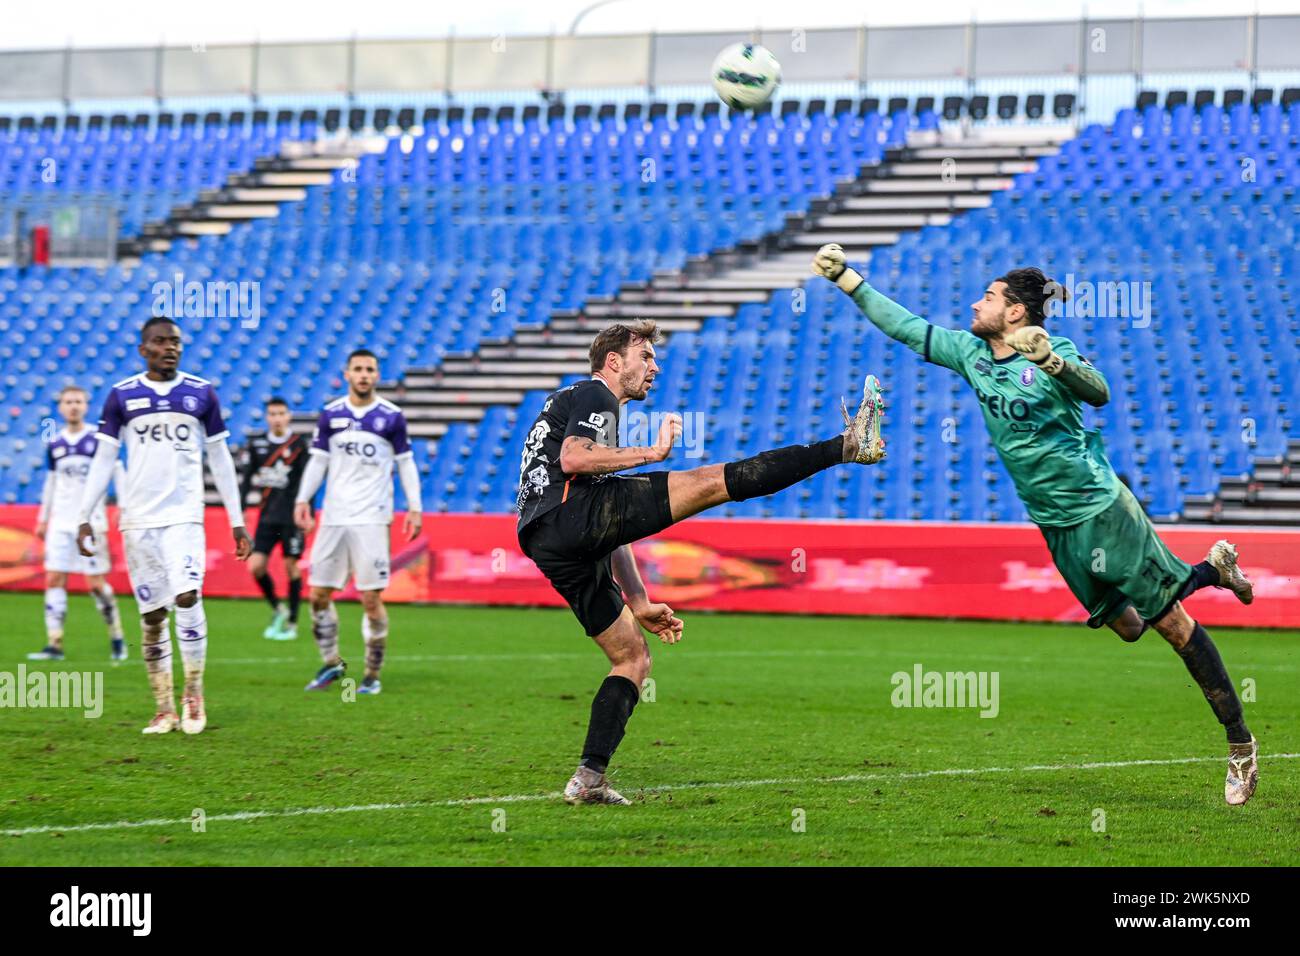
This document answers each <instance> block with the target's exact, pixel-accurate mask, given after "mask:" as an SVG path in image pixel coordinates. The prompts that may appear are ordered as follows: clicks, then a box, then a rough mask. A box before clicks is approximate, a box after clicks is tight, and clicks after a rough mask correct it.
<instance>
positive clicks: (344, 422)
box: [330, 418, 353, 428]
mask: <svg viewBox="0 0 1300 956" xmlns="http://www.w3.org/2000/svg"><path fill="white" fill-rule="evenodd" d="M352 424H353V420H352V419H351V418H331V419H330V428H351V427H352Z"/></svg>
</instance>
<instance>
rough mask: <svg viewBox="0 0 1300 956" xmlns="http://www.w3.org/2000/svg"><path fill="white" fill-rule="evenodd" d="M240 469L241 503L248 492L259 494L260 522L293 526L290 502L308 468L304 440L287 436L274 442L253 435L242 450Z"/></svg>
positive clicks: (291, 504) (305, 441) (245, 500)
mask: <svg viewBox="0 0 1300 956" xmlns="http://www.w3.org/2000/svg"><path fill="white" fill-rule="evenodd" d="M241 465H242V468H241V469H240V472H241V477H242V481H241V482H240V492H241V494H242V498H241V499H240V500H241V501H243V502H245V503H247V502H248V496H249V494H250V492H253V491H258V492H260V493H261V502H260V507H261V510H262V514H261V517H260V518H259V520H260V521H265V522H268V523H271V524H293V502H294V499H295V498H297V497H298V485H299V484H301V483H302V473H303V471H304V470H305V469H306V467H307V440H306V439H305V438H303V436H301V435H290V436H289V437H288V438H286V439H285V440H284V441H282V442H274V441H272V440H271V438H270V436H269V435H265V434H263V435H254V436H253V438H252V439H250V440H249V442H248V444H247V445H246V446H245V447H244V453H243V456H242V461H241Z"/></svg>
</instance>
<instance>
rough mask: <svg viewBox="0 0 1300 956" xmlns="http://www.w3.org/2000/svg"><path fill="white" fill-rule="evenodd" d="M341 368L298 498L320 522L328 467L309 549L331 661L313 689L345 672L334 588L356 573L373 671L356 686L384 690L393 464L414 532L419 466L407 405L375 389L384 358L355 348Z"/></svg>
mask: <svg viewBox="0 0 1300 956" xmlns="http://www.w3.org/2000/svg"><path fill="white" fill-rule="evenodd" d="M343 377H344V378H345V379H346V380H347V383H348V394H347V395H346V396H345V397H343V398H338V399H335V400H334V401H332V402H330V403H329V404H328V405H326V406H325V408H324V410H323V411H322V412H321V413H320V418H319V419H318V420H317V422H316V432H315V434H314V435H313V436H312V442H311V458H310V460H309V461H308V462H307V470H306V471H305V472H304V473H303V476H302V484H301V485H300V486H299V487H298V497H297V499H296V503H295V505H294V515H293V517H294V522H295V523H296V524H297V525H298V527H300V528H301V529H302V530H303V531H305V532H310V531H311V529H312V525H313V524H314V522H313V520H312V516H311V504H310V502H311V500H312V497H313V496H314V495H315V494H316V491H317V490H318V489H319V488H320V486H321V482H322V481H324V480H325V476H326V474H327V473H328V475H329V484H328V486H327V487H326V489H325V506H324V509H323V513H322V515H321V521H320V525H321V527H320V532H319V533H318V534H317V535H316V540H315V542H314V543H313V544H312V548H311V573H310V576H309V578H308V584H310V585H311V609H312V614H311V622H312V634H313V635H315V637H316V645H317V646H318V647H319V648H320V654H321V659H322V660H323V661H324V666H322V667H321V669H320V671H319V672H318V673H317V674H316V676H315V677H314V678H312V681H311V683H309V684H308V685H307V688H306V689H307V690H324V689H325V688H326V687H328V686H329V685H330V684H332V683H333V682H334V681H336V680H338V679H339V678H340V677H342V676H343V675H344V674H345V673H346V672H347V664H346V663H345V662H344V661H343V659H342V658H341V657H340V656H339V616H338V612H337V611H336V610H335V608H334V602H333V593H334V592H335V591H337V590H338V589H339V588H342V587H343V586H344V585H345V584H346V583H347V580H348V577H349V575H350V576H351V577H352V579H353V580H354V581H355V582H356V586H357V590H358V591H359V592H361V604H362V607H363V609H364V612H365V613H364V614H363V616H362V618H361V635H362V637H363V638H364V640H365V645H366V673H365V677H364V678H363V680H362V681H361V685H360V686H359V687H358V688H357V691H358V693H362V694H378V693H379V692H380V690H381V685H380V683H379V671H380V668H381V667H383V663H384V649H385V647H386V646H387V643H388V615H387V613H386V612H385V611H384V602H383V601H382V600H381V597H382V595H383V590H384V588H385V587H387V586H388V573H389V556H388V552H389V547H388V539H389V531H388V526H389V525H390V524H391V523H392V520H393V467H394V465H396V467H397V474H398V477H399V478H400V479H401V482H402V492H403V493H404V494H405V495H406V508H407V511H406V521H405V524H404V530H405V532H406V539H407V540H408V541H411V540H414V539H415V537H416V536H417V535H418V534H419V533H420V528H421V527H422V524H423V514H422V512H421V510H420V508H421V505H420V474H419V472H418V471H417V470H416V467H415V457H414V455H412V453H411V444H410V441H409V440H408V439H407V435H406V417H405V416H404V415H403V414H402V410H401V409H400V408H398V407H397V406H396V405H394V404H393V403H392V402H390V401H388V400H387V399H383V398H380V397H379V396H378V395H376V394H375V386H376V384H377V383H378V381H379V360H378V359H377V358H376V357H375V353H373V352H371V351H368V350H367V349H357V350H356V351H355V352H353V353H352V354H351V355H349V356H348V360H347V364H346V365H345V366H344V370H343Z"/></svg>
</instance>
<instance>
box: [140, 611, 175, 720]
mask: <svg viewBox="0 0 1300 956" xmlns="http://www.w3.org/2000/svg"><path fill="white" fill-rule="evenodd" d="M140 653H141V656H142V657H143V658H144V666H145V670H147V671H148V672H149V686H150V687H152V688H153V699H154V703H156V704H157V705H158V713H160V714H163V713H168V714H174V713H176V698H175V696H174V695H173V694H172V639H171V633H170V631H169V630H168V627H167V618H163V619H162V620H161V621H159V622H158V623H157V624H150V623H149V622H148V621H146V620H145V619H144V618H143V617H142V618H140Z"/></svg>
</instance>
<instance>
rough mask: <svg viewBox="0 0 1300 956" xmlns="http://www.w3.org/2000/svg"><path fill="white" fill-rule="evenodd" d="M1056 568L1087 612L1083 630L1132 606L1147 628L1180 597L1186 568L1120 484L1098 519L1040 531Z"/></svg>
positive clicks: (1188, 569) (1187, 573)
mask: <svg viewBox="0 0 1300 956" xmlns="http://www.w3.org/2000/svg"><path fill="white" fill-rule="evenodd" d="M1039 530H1040V531H1042V533H1043V538H1044V539H1045V540H1046V541H1047V548H1048V550H1049V551H1051V552H1052V560H1053V561H1055V562H1056V569H1057V570H1058V571H1060V572H1061V577H1063V578H1065V583H1066V584H1068V585H1069V586H1070V590H1071V591H1073V592H1074V596H1075V597H1077V598H1078V599H1079V603H1080V604H1082V605H1083V606H1084V607H1085V608H1086V609H1087V611H1088V626H1089V627H1101V626H1102V625H1103V624H1109V623H1110V622H1111V621H1113V620H1115V619H1116V618H1117V617H1119V616H1120V615H1121V614H1123V613H1124V609H1125V608H1127V607H1128V606H1129V605H1132V606H1133V607H1134V608H1136V609H1137V612H1138V614H1140V615H1142V620H1143V621H1145V622H1147V623H1151V622H1152V621H1155V620H1158V619H1159V618H1160V617H1161V616H1162V615H1163V614H1165V613H1166V612H1167V611H1168V610H1169V608H1170V607H1171V606H1172V605H1173V603H1174V602H1175V601H1177V600H1178V599H1179V597H1180V596H1181V595H1182V593H1183V588H1184V586H1185V585H1186V584H1187V582H1188V580H1189V579H1190V578H1191V576H1192V567H1191V565H1189V564H1188V563H1187V562H1186V561H1184V560H1182V559H1181V558H1178V557H1175V556H1174V554H1173V553H1172V552H1171V551H1170V550H1169V549H1168V548H1167V547H1166V546H1165V543H1164V542H1163V541H1161V540H1160V536H1159V535H1157V534H1156V529H1155V526H1154V525H1152V524H1151V519H1150V518H1148V517H1147V516H1146V513H1145V512H1143V510H1142V506H1141V505H1139V504H1138V501H1137V499H1136V498H1134V497H1133V492H1131V491H1129V490H1128V488H1126V487H1124V486H1123V485H1121V486H1120V489H1119V494H1118V495H1117V496H1116V498H1115V500H1114V502H1112V503H1111V506H1110V507H1109V508H1107V509H1106V510H1105V511H1103V512H1102V513H1101V514H1099V515H1095V516H1093V517H1091V518H1089V519H1088V520H1087V521H1084V522H1081V523H1080V524H1076V525H1070V526H1069V527H1065V528H1040V529H1039Z"/></svg>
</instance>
